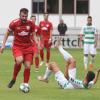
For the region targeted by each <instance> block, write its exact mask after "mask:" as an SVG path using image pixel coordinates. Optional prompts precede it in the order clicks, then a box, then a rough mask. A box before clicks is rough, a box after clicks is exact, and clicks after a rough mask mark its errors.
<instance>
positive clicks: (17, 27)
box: [0, 8, 35, 88]
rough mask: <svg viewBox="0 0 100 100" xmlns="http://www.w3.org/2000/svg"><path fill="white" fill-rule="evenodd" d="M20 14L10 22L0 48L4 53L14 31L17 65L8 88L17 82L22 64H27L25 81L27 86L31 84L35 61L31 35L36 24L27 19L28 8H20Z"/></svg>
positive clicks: (14, 53)
mask: <svg viewBox="0 0 100 100" xmlns="http://www.w3.org/2000/svg"><path fill="white" fill-rule="evenodd" d="M19 16H20V17H19V18H18V19H15V20H13V21H12V22H11V23H10V24H9V28H8V30H7V31H6V33H5V35H4V39H3V43H2V47H1V49H0V53H2V52H3V50H4V48H5V43H6V41H7V39H8V36H9V34H10V33H11V32H13V36H14V40H13V46H12V52H13V56H14V59H15V65H14V71H13V77H12V80H11V81H10V83H9V84H8V88H11V87H12V86H13V85H14V84H15V81H16V77H17V75H18V72H19V70H20V68H21V65H22V64H23V65H24V66H25V68H24V80H23V83H24V84H25V85H26V86H29V85H28V82H29V78H30V66H31V63H32V61H33V43H32V41H31V39H30V36H31V34H32V33H34V28H35V25H34V24H33V22H32V21H31V20H28V19H27V17H28V9H27V8H22V9H20V13H19Z"/></svg>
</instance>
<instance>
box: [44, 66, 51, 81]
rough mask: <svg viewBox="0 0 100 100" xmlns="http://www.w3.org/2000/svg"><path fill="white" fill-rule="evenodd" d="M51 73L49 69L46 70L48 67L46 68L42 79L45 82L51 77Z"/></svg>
mask: <svg viewBox="0 0 100 100" xmlns="http://www.w3.org/2000/svg"><path fill="white" fill-rule="evenodd" d="M51 73H52V71H51V70H50V69H48V67H47V68H46V71H45V74H44V76H43V78H44V79H45V80H48V78H49V76H50V75H51Z"/></svg>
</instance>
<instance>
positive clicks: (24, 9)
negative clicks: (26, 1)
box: [20, 8, 28, 14]
mask: <svg viewBox="0 0 100 100" xmlns="http://www.w3.org/2000/svg"><path fill="white" fill-rule="evenodd" d="M21 12H23V13H24V14H27V13H28V9H27V8H21V9H20V13H21Z"/></svg>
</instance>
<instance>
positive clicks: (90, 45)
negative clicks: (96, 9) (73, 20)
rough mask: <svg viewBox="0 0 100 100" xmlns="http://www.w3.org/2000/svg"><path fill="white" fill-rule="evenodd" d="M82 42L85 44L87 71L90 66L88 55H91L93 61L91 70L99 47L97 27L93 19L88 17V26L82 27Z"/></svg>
mask: <svg viewBox="0 0 100 100" xmlns="http://www.w3.org/2000/svg"><path fill="white" fill-rule="evenodd" d="M80 40H81V42H83V44H84V47H83V49H84V69H85V70H87V66H88V55H89V53H90V55H91V60H90V65H89V68H90V70H92V69H93V63H94V56H95V54H96V47H97V32H96V27H95V26H94V25H92V17H91V16H88V17H87V25H85V26H83V27H82V30H81V33H80Z"/></svg>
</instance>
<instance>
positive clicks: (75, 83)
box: [69, 78, 94, 89]
mask: <svg viewBox="0 0 100 100" xmlns="http://www.w3.org/2000/svg"><path fill="white" fill-rule="evenodd" d="M69 82H70V83H71V84H72V85H73V87H74V88H78V89H82V88H91V87H92V86H93V85H94V82H93V81H90V82H89V84H88V85H84V83H83V81H81V80H77V79H73V78H69Z"/></svg>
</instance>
